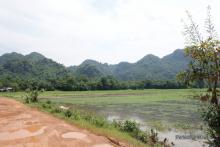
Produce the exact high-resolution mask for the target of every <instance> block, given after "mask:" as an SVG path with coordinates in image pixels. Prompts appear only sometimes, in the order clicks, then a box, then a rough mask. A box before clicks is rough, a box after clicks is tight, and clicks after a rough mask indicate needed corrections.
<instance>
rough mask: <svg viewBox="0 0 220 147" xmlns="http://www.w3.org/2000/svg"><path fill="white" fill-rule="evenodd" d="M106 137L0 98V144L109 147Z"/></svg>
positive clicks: (6, 146)
mask: <svg viewBox="0 0 220 147" xmlns="http://www.w3.org/2000/svg"><path fill="white" fill-rule="evenodd" d="M113 146H115V145H113V144H111V142H110V140H109V139H107V138H106V137H103V136H98V135H95V134H92V133H90V132H89V131H87V130H82V129H80V128H77V127H75V126H73V125H70V124H68V123H66V122H65V121H63V120H60V119H57V118H54V117H53V116H50V115H48V114H45V113H43V112H40V111H38V110H35V109H32V108H29V107H27V106H25V105H24V104H22V103H20V102H17V101H15V100H12V99H7V98H2V97H1V98H0V147H113Z"/></svg>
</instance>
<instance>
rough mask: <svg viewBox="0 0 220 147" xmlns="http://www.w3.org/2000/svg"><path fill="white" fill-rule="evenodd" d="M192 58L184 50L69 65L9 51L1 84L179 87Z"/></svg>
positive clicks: (0, 59)
mask: <svg viewBox="0 0 220 147" xmlns="http://www.w3.org/2000/svg"><path fill="white" fill-rule="evenodd" d="M188 63H189V59H188V58H186V57H185V56H184V53H183V50H176V51H174V52H173V53H172V54H170V55H167V56H165V57H163V58H159V57H157V56H154V55H147V56H145V57H143V58H142V59H141V60H139V61H137V62H136V63H128V62H121V63H119V64H115V65H109V64H107V63H105V64H103V63H99V62H97V61H94V60H85V61H84V62H83V63H82V64H81V65H79V66H71V67H65V66H64V65H62V64H59V63H57V62H55V61H53V60H51V59H48V58H46V57H44V56H43V55H41V54H39V53H36V52H33V53H31V54H28V55H22V54H18V53H15V52H13V53H8V54H4V55H2V56H0V87H8V86H10V87H13V88H14V89H18V90H19V89H23V90H24V89H26V88H27V87H29V85H28V84H33V83H37V84H38V86H39V87H41V88H45V89H47V90H54V89H60V90H95V89H127V88H132V89H141V88H176V87H179V84H178V83H177V82H176V81H175V77H176V74H177V73H178V72H179V71H181V70H184V69H185V68H186V67H187V64H188Z"/></svg>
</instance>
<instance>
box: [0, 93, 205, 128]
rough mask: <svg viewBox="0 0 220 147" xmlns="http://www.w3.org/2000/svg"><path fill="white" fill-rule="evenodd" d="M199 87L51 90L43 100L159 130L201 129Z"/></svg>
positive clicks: (42, 95)
mask: <svg viewBox="0 0 220 147" xmlns="http://www.w3.org/2000/svg"><path fill="white" fill-rule="evenodd" d="M200 91H201V90H198V89H168V90H167V89H166V90H161V89H149V90H118V91H77V92H75V91H73V92H63V91H47V92H44V93H42V94H41V95H40V98H41V99H42V101H46V100H48V99H49V100H50V101H52V102H55V103H57V104H59V105H65V106H69V107H71V108H72V109H80V110H83V111H87V112H90V113H95V114H96V115H101V116H104V117H105V118H107V119H109V120H112V119H119V120H127V119H128V120H136V121H137V122H139V123H140V124H141V125H142V126H143V127H146V126H148V127H151V128H155V129H157V130H166V129H171V128H176V129H199V128H200V127H201V120H200V118H199V113H198V108H199V106H200V104H199V102H198V101H196V100H194V99H192V97H193V95H195V94H198V92H200ZM1 95H3V96H9V97H22V95H24V93H23V92H15V93H1Z"/></svg>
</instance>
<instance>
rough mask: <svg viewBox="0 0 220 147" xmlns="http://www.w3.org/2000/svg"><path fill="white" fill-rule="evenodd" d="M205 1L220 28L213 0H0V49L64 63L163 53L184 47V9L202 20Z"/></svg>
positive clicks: (110, 59) (121, 58)
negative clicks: (40, 54)
mask: <svg viewBox="0 0 220 147" xmlns="http://www.w3.org/2000/svg"><path fill="white" fill-rule="evenodd" d="M208 4H210V5H211V6H212V12H213V13H212V14H213V17H214V19H215V23H216V26H220V18H219V17H218V14H219V12H220V10H219V9H218V6H219V5H220V2H218V0H202V1H201V0H193V1H192V0H185V1H179V0H166V1H164V0H62V1H61V0H37V1H33V0H19V1H18V0H7V1H5V0H0V32H1V33H0V52H1V54H3V53H6V52H12V51H17V52H20V53H25V54H26V53H29V52H32V51H37V52H40V53H43V54H44V55H45V56H47V57H50V58H52V59H54V60H56V61H58V62H60V63H63V64H65V65H75V64H80V63H81V62H82V61H83V60H85V59H87V58H92V59H96V60H98V61H102V62H107V63H118V62H120V61H130V62H135V61H136V60H138V59H140V58H141V57H143V56H144V55H146V54H149V53H151V54H155V55H158V56H164V55H166V54H168V53H171V52H172V51H173V50H175V49H176V48H183V47H184V38H183V36H182V34H181V31H182V29H183V27H182V23H181V21H180V20H181V18H184V17H185V10H189V11H191V13H192V15H193V16H194V17H195V18H196V20H197V21H198V22H199V23H201V24H202V23H203V20H204V18H205V16H206V7H207V5H208ZM202 25H203V24H202ZM217 30H218V32H219V31H220V28H217Z"/></svg>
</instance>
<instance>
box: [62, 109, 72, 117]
mask: <svg viewBox="0 0 220 147" xmlns="http://www.w3.org/2000/svg"><path fill="white" fill-rule="evenodd" d="M72 114H73V113H72V111H70V110H66V111H65V112H64V115H65V117H71V116H72Z"/></svg>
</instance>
